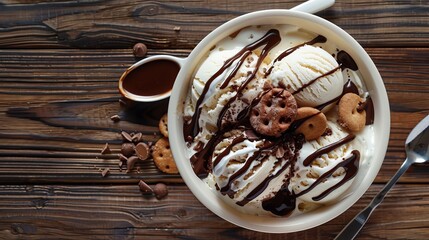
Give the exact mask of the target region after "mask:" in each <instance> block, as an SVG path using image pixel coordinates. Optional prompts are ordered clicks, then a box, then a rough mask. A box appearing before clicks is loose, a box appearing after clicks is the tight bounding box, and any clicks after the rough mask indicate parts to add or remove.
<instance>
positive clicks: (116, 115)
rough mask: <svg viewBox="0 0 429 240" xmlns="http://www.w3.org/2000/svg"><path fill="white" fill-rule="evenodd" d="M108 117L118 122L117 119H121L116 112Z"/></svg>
mask: <svg viewBox="0 0 429 240" xmlns="http://www.w3.org/2000/svg"><path fill="white" fill-rule="evenodd" d="M110 119H111V120H112V121H113V122H119V121H121V117H119V115H118V114H115V115H113V116H111V117H110Z"/></svg>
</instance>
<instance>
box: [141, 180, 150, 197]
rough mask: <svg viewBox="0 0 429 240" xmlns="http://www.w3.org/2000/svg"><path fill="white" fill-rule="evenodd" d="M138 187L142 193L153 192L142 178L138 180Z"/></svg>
mask: <svg viewBox="0 0 429 240" xmlns="http://www.w3.org/2000/svg"><path fill="white" fill-rule="evenodd" d="M139 188H140V191H141V192H142V193H143V194H152V193H153V190H152V188H151V187H150V186H149V185H147V184H146V183H145V182H144V181H143V180H140V181H139Z"/></svg>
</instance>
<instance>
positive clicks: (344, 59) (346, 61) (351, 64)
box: [337, 50, 359, 71]
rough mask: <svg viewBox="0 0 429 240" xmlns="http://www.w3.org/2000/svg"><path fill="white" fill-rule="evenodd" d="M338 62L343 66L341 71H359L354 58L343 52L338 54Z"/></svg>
mask: <svg viewBox="0 0 429 240" xmlns="http://www.w3.org/2000/svg"><path fill="white" fill-rule="evenodd" d="M337 62H338V64H340V65H341V70H344V69H346V68H348V69H351V70H353V71H357V70H358V69H359V68H358V66H357V64H356V62H355V60H354V59H353V58H352V56H350V55H349V54H348V53H347V52H346V51H343V50H341V51H339V52H338V53H337Z"/></svg>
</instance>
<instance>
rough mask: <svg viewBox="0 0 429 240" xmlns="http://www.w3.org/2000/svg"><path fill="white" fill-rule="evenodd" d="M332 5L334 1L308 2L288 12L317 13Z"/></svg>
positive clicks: (316, 0)
mask: <svg viewBox="0 0 429 240" xmlns="http://www.w3.org/2000/svg"><path fill="white" fill-rule="evenodd" d="M334 3H335V0H309V1H306V2H303V3H301V4H299V5H297V6H295V7H293V8H291V9H290V10H294V11H300V12H306V13H317V12H320V11H322V10H324V9H326V8H328V7H330V6H332V5H334Z"/></svg>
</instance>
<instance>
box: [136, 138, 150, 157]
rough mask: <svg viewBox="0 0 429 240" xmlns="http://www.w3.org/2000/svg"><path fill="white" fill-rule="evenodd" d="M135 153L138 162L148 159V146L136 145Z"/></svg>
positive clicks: (143, 144) (144, 144)
mask: <svg viewBox="0 0 429 240" xmlns="http://www.w3.org/2000/svg"><path fill="white" fill-rule="evenodd" d="M135 151H136V154H137V157H139V158H140V160H146V159H147V158H148V157H149V146H148V145H147V144H146V143H142V142H141V143H139V144H137V145H136V148H135Z"/></svg>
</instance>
